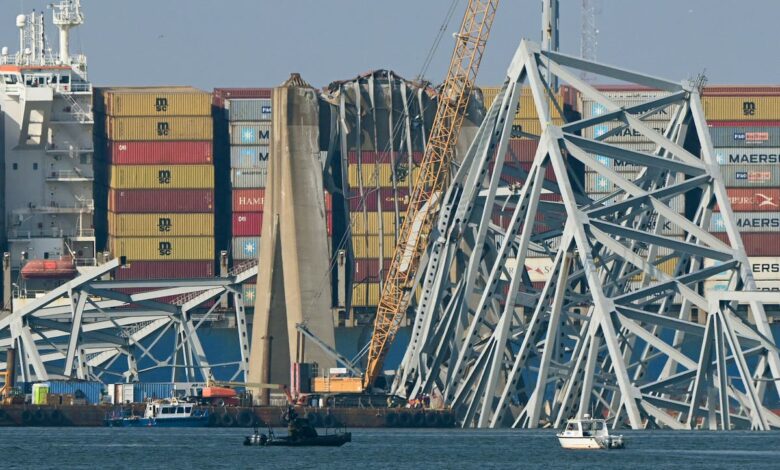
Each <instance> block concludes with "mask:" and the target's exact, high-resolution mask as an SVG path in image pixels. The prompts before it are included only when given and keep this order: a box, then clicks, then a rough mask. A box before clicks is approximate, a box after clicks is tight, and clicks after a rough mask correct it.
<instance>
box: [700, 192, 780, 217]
mask: <svg viewBox="0 0 780 470" xmlns="http://www.w3.org/2000/svg"><path fill="white" fill-rule="evenodd" d="M726 192H727V193H728V195H729V200H730V201H731V210H733V211H735V212H780V188H726ZM715 210H716V211H720V207H718V206H715Z"/></svg>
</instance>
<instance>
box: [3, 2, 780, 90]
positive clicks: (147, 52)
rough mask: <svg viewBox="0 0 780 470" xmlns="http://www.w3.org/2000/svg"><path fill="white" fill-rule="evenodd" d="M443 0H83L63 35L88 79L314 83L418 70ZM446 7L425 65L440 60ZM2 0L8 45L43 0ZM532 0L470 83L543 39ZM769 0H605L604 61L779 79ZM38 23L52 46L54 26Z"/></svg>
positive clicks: (502, 15) (505, 16)
mask: <svg viewBox="0 0 780 470" xmlns="http://www.w3.org/2000/svg"><path fill="white" fill-rule="evenodd" d="M451 1H452V0H390V1H388V0H384V1H380V0H327V1H326V0H218V1H214V0H187V1H184V0H82V4H83V5H84V8H85V14H86V17H87V22H86V24H85V25H84V26H83V27H81V28H80V30H78V31H77V32H75V33H74V39H73V41H72V44H73V48H74V49H77V50H83V51H84V52H85V53H86V54H87V55H88V56H89V60H90V73H91V78H92V81H93V82H94V83H95V84H96V85H103V86H108V85H164V84H170V85H185V84H186V85H194V86H197V87H200V88H204V89H210V88H213V87H215V86H274V85H277V84H279V83H281V82H282V81H284V80H285V79H286V78H287V76H288V75H289V73H290V72H300V73H301V74H302V75H303V77H304V79H306V80H307V81H309V82H310V83H312V84H313V85H315V86H324V85H327V84H328V83H329V82H331V81H333V80H339V79H345V78H350V77H353V76H355V75H357V74H358V73H361V72H364V71H367V70H370V69H377V68H390V69H393V70H395V71H396V72H397V73H399V74H401V75H403V76H406V77H407V78H413V77H414V76H416V75H417V74H418V73H419V71H420V68H421V66H422V63H423V61H424V58H425V56H426V54H427V52H428V50H429V49H430V47H431V45H432V43H433V40H434V38H435V36H436V33H437V31H438V29H439V26H440V25H441V23H442V21H443V19H444V15H445V12H446V10H447V8H448V7H449V5H450V2H451ZM465 2H466V0H460V5H459V6H458V9H457V11H456V14H455V19H454V20H453V21H452V23H451V24H450V27H449V30H448V33H447V35H446V37H445V39H444V40H443V41H442V45H441V47H440V48H439V51H438V54H437V56H436V58H435V60H434V61H433V63H432V64H431V66H430V69H429V71H428V74H427V78H429V79H431V80H432V81H434V82H440V81H441V80H442V77H443V75H444V73H445V72H446V67H447V63H448V60H449V54H450V52H451V44H452V42H451V41H452V40H451V32H454V31H455V30H456V29H457V27H458V25H459V21H460V17H461V15H462V12H463V10H464V8H465ZM46 3H49V2H44V1H39V0H35V1H33V0H0V5H2V6H3V10H2V11H4V12H6V14H5V15H3V16H4V18H0V21H3V23H2V26H3V28H0V45H7V46H9V48H10V49H11V51H15V50H16V49H17V47H18V46H17V41H18V40H17V33H16V30H15V29H14V28H13V25H14V18H15V16H16V14H17V12H18V11H19V9H20V7H24V9H25V11H29V10H31V9H32V8H39V9H40V8H41V7H42V6H45V4H46ZM580 4H581V1H580V0H561V49H562V51H563V52H566V53H573V54H578V53H579V47H580ZM540 17H541V1H540V0H502V1H501V5H500V6H499V12H498V17H497V19H496V22H495V26H494V28H493V34H492V36H491V39H490V42H489V44H488V48H487V52H486V54H485V60H484V62H483V65H482V69H481V71H480V75H479V79H478V82H479V83H480V84H497V83H500V82H501V81H502V79H503V75H504V72H505V71H506V66H507V64H508V63H509V59H510V58H511V55H512V53H513V51H514V49H515V48H516V47H517V44H518V43H519V41H520V39H521V38H522V37H527V38H531V39H534V40H539V37H540V32H539V31H540V23H541V18H540ZM778 18H780V1H778V0H740V1H739V2H734V1H724V0H652V1H650V0H601V14H600V15H599V17H598V24H599V31H600V34H599V46H598V58H599V60H601V61H604V62H607V63H611V64H614V65H620V66H623V67H625V68H630V69H634V70H638V71H642V72H646V73H650V74H653V75H658V76H663V77H666V78H670V79H674V80H681V79H685V78H688V77H691V76H694V75H696V74H697V73H698V72H701V71H702V70H704V69H706V71H707V76H708V78H709V82H710V83H729V84H731V83H733V84H748V83H762V84H773V83H778V82H780V80H778V77H780V61H778V60H776V51H775V50H774V49H775V48H776V43H777V40H776V37H775V36H776V30H777V24H776V23H777V21H778ZM48 36H49V38H50V39H51V40H52V42H53V43H54V44H53V47H55V48H56V31H55V30H54V28H53V27H49V30H48Z"/></svg>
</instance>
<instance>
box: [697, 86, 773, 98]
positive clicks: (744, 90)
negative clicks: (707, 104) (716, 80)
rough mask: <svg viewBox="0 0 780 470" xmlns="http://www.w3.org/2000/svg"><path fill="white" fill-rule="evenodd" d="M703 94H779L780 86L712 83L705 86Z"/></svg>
mask: <svg viewBox="0 0 780 470" xmlns="http://www.w3.org/2000/svg"><path fill="white" fill-rule="evenodd" d="M701 95H702V96H777V95H780V87H778V86H772V85H757V86H756V85H747V86H745V85H712V86H706V87H704V90H702V92H701Z"/></svg>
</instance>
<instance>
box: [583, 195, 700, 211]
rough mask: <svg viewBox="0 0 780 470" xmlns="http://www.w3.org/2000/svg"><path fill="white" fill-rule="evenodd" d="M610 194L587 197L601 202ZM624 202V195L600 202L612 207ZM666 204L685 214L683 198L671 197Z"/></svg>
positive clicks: (681, 196)
mask: <svg viewBox="0 0 780 470" xmlns="http://www.w3.org/2000/svg"><path fill="white" fill-rule="evenodd" d="M610 194H611V193H596V192H593V193H588V197H590V198H591V199H593V200H594V201H601V200H602V199H603V198H607V197H608V196H609V195H610ZM623 200H625V195H619V196H612V197H611V198H609V199H606V200H604V201H601V203H602V204H607V205H612V204H615V203H617V202H621V201H623ZM667 204H668V205H669V207H670V208H671V209H672V210H673V211H675V212H676V213H677V214H684V213H685V196H684V195H682V194H681V195H679V196H675V197H673V198H672V199H671V200H669V201H667Z"/></svg>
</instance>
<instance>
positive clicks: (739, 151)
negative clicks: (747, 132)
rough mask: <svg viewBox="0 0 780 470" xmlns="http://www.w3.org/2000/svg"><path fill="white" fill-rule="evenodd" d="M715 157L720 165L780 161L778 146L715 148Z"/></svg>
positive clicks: (767, 163) (760, 163)
mask: <svg viewBox="0 0 780 470" xmlns="http://www.w3.org/2000/svg"><path fill="white" fill-rule="evenodd" d="M715 158H717V160H718V163H720V164H721V165H777V164H778V163H780V148H764V147H757V148H750V147H728V148H716V149H715Z"/></svg>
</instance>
